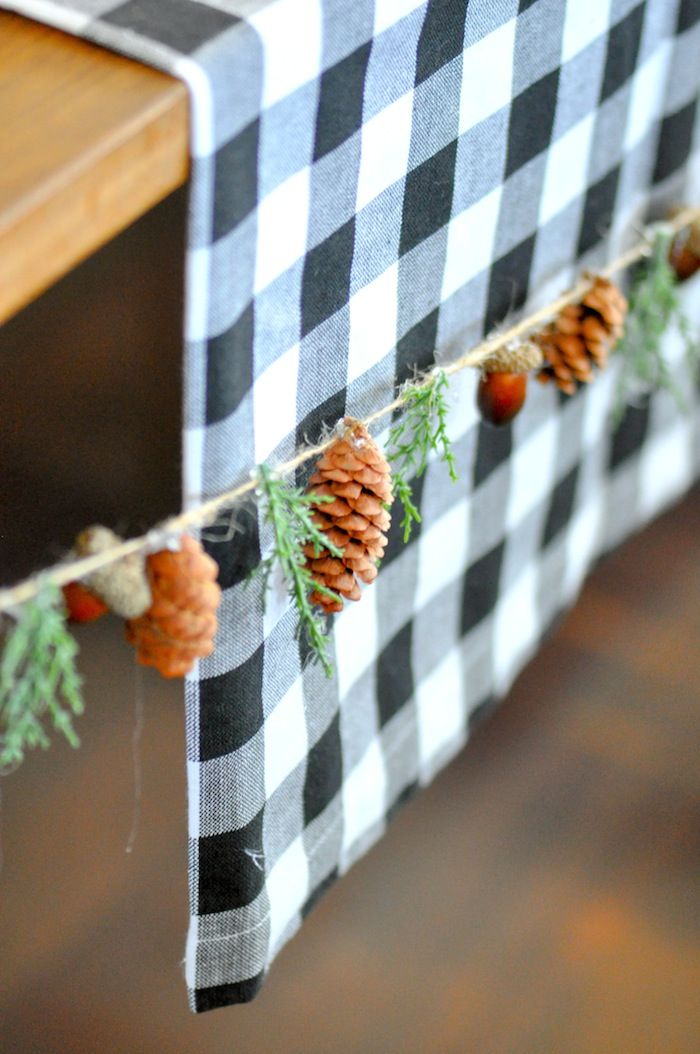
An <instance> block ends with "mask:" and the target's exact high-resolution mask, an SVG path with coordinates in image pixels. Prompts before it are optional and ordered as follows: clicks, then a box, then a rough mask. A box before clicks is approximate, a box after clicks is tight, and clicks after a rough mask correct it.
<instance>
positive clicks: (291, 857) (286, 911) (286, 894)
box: [266, 835, 309, 957]
mask: <svg viewBox="0 0 700 1054" xmlns="http://www.w3.org/2000/svg"><path fill="white" fill-rule="evenodd" d="M266 888H267V895H268V897H269V900H270V953H269V954H270V957H272V956H274V954H275V953H276V951H277V944H278V942H279V940H280V938H281V937H282V936H283V934H284V931H285V930H286V929H287V926H288V925H289V923H290V922H292V920H293V919H294V916H295V915H297V914H298V912H299V911H300V910H301V907H302V905H303V904H304V901H305V900H306V898H307V896H308V894H309V864H308V861H307V859H306V853H305V852H304V842H303V838H302V836H301V835H300V836H299V837H298V838H296V839H295V840H294V841H293V842H292V844H291V845H290V846H289V848H288V849H285V851H284V852H283V853H282V856H281V857H280V858H279V860H278V861H277V863H276V864H275V866H274V867H273V868H272V870H271V871H270V874H269V875H268V876H267V886H266Z"/></svg>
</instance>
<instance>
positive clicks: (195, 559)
mask: <svg viewBox="0 0 700 1054" xmlns="http://www.w3.org/2000/svg"><path fill="white" fill-rule="evenodd" d="M180 546H181V547H180V550H179V551H178V552H171V551H170V550H169V549H164V550H163V551H162V552H160V553H153V555H152V556H149V557H148V560H147V562H146V566H147V570H148V577H149V580H150V584H151V592H152V594H153V602H152V604H151V606H150V608H149V609H148V611H147V612H146V614H145V615H142V616H141V618H137V619H130V620H129V621H128V622H127V624H126V639H127V640H128V641H129V643H130V644H133V645H134V646H135V647H136V650H137V659H138V661H139V662H140V663H141V664H142V665H143V666H155V667H156V669H157V670H158V671H159V673H161V674H162V675H163V677H182V676H184V674H186V673H187V672H188V671H189V670H191V669H192V666H193V665H194V661H195V659H200V658H203V657H204V656H206V655H210V654H211V652H212V651H213V649H214V643H213V641H214V636H215V634H216V630H217V621H216V614H215V612H216V609H217V607H218V606H219V601H220V599H221V590H220V588H219V586H218V585H217V583H216V576H217V573H218V568H217V566H216V562H215V561H214V560H212V558H211V557H210V556H207V554H206V553H205V552H204V550H203V549H202V547H201V545H200V544H199V542H198V541H196V540H195V539H194V538H190V537H189V535H183V537H182V539H181V542H180Z"/></svg>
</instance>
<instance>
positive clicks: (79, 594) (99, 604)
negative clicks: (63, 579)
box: [62, 582, 109, 622]
mask: <svg viewBox="0 0 700 1054" xmlns="http://www.w3.org/2000/svg"><path fill="white" fill-rule="evenodd" d="M62 592H63V600H64V603H65V605H66V611H67V612H68V621H69V622H94V621H95V619H98V618H100V617H101V616H102V615H105V614H106V613H107V611H109V608H108V607H107V605H106V604H105V603H104V601H102V600H100V598H99V597H96V596H95V594H94V593H91V592H90V590H89V589H86V588H85V586H84V585H83V584H82V582H69V583H68V584H67V585H65V586H63V588H62Z"/></svg>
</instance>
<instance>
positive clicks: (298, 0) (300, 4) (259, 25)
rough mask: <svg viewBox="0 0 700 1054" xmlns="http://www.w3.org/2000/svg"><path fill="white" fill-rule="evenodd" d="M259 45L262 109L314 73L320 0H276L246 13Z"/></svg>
mask: <svg viewBox="0 0 700 1054" xmlns="http://www.w3.org/2000/svg"><path fill="white" fill-rule="evenodd" d="M248 22H249V23H250V25H251V26H253V27H254V29H256V30H257V32H258V34H259V36H260V39H261V41H262V45H263V54H264V58H265V68H264V74H263V97H262V106H263V109H264V108H266V107H269V106H272V105H273V104H274V103H276V102H279V100H280V99H284V98H285V97H286V96H288V95H291V94H292V92H294V91H296V89H297V88H300V87H301V86H302V84H306V83H307V82H308V81H310V80H312V79H313V78H314V77H316V76H318V74H319V72H320V70H321V56H322V47H323V43H322V31H323V19H322V14H321V4H320V0H277V2H276V3H271V4H267V5H266V6H265V7H262V8H260V9H259V10H258V11H254V12H252V13H251V14H250V15H249V16H248Z"/></svg>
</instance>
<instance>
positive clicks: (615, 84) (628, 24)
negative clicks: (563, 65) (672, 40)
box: [600, 4, 644, 102]
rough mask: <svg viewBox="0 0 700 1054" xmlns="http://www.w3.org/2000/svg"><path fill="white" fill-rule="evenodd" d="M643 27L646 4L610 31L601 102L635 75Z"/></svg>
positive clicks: (637, 8) (641, 5)
mask: <svg viewBox="0 0 700 1054" xmlns="http://www.w3.org/2000/svg"><path fill="white" fill-rule="evenodd" d="M643 25H644V4H639V5H638V6H637V7H635V8H634V10H632V11H630V13H629V14H628V15H627V16H626V17H625V18H623V19H622V21H621V22H618V23H617V25H616V26H613V27H612V29H611V30H610V32H609V34H608V50H607V52H606V55H605V73H604V74H603V85H602V87H601V90H600V101H601V102H604V101H605V99H608V98H609V97H610V96H611V95H612V94H613V93H614V92H616V91H617V90H618V89H619V88H621V87H622V86H623V85H624V84H626V83H627V81H628V80H629V79H630V77H631V76H632V74H633V73H634V71H635V68H636V65H637V55H638V54H639V44H640V41H641V39H642V27H643Z"/></svg>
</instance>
